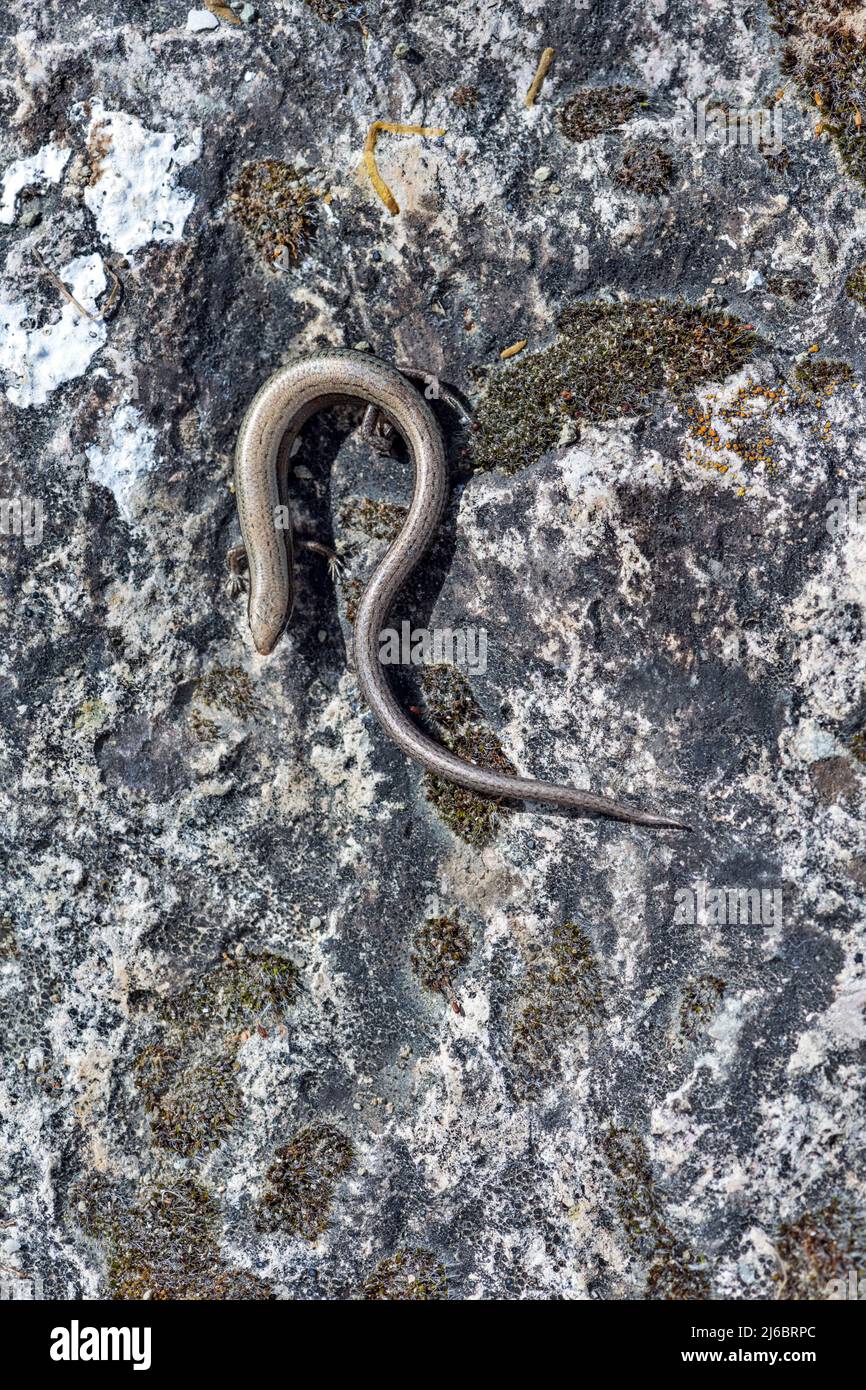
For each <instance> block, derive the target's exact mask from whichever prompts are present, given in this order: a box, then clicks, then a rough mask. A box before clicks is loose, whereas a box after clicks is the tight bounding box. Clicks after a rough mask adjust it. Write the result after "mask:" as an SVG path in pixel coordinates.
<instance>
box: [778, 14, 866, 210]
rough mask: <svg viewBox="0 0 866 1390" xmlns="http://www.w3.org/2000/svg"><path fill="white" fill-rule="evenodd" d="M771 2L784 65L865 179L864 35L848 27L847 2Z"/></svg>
mask: <svg viewBox="0 0 866 1390" xmlns="http://www.w3.org/2000/svg"><path fill="white" fill-rule="evenodd" d="M769 3H770V13H771V15H772V17H773V21H774V26H773V27H774V28H775V29H776V32H777V33H778V34H779V35H780V36H781V38H782V40H783V48H782V56H781V60H780V68H781V71H782V72H783V73H784V75H785V76H786V77H790V78H792V79H793V81H794V82H795V83H796V85H797V87H798V88H799V90H800V94H801V96H802V98H803V100H804V101H805V102H807V103H808V105H809V108H810V110H811V112H812V113H813V115H814V119H815V123H816V126H820V127H821V132H822V133H826V134H827V135H829V136H830V138H831V139H832V140H833V142H834V144H835V145H836V148H837V149H838V151H839V154H840V156H841V159H842V163H843V165H844V167H845V169H846V170H847V172H848V173H849V174H850V175H851V177H852V178H853V179H856V180H857V182H858V183H866V125H864V124H863V122H864V120H866V64H864V62H863V40H862V37H861V36H860V34H859V33H858V31H857V29H856V27H855V26H853V25H851V26H850V27H849V24H848V22H847V19H846V7H844V6H841V5H837V4H836V0H833V3H832V4H831V5H826V4H818V3H815V0H769ZM848 14H849V15H850V16H853V15H854V14H855V10H854V9H853V8H852V9H851V10H850V11H848ZM858 113H859V115H860V121H861V124H860V125H859V126H858V125H857V116H858Z"/></svg>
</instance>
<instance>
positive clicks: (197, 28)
mask: <svg viewBox="0 0 866 1390" xmlns="http://www.w3.org/2000/svg"><path fill="white" fill-rule="evenodd" d="M186 27H187V29H188V30H189V32H190V33H191V34H202V33H204V31H205V30H206V29H218V28H219V27H220V22H219V20H218V19H217V17H216V15H215V14H211V12H210V10H190V12H189V14H188V15H187V17H186Z"/></svg>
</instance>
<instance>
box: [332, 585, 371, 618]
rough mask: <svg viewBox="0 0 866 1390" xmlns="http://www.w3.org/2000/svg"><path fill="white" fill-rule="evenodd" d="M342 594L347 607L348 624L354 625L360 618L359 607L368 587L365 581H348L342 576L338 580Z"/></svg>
mask: <svg viewBox="0 0 866 1390" xmlns="http://www.w3.org/2000/svg"><path fill="white" fill-rule="evenodd" d="M338 583H339V585H340V593H341V594H342V595H343V603H344V604H345V606H346V622H347V623H354V621H355V619H356V618H357V616H358V606H359V604H360V602H361V596H362V595H363V593H364V589H365V587H366V585H365V583H364V581H363V579H346V578H345V577H344V576H343V575H342V574H341V575H340V577H339V579H338Z"/></svg>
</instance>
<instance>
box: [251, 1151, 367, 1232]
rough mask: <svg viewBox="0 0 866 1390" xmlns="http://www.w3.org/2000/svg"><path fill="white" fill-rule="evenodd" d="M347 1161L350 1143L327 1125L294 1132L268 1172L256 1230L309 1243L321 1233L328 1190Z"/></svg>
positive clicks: (329, 1196) (330, 1195) (326, 1214)
mask: <svg viewBox="0 0 866 1390" xmlns="http://www.w3.org/2000/svg"><path fill="white" fill-rule="evenodd" d="M353 1156H354V1155H353V1149H352V1144H351V1141H350V1140H349V1139H348V1138H347V1137H346V1135H345V1134H342V1133H341V1132H340V1130H338V1129H336V1128H335V1127H334V1126H333V1125H323V1124H316V1125H307V1126H306V1127H305V1128H304V1129H302V1130H299V1132H298V1133H297V1134H296V1135H295V1137H294V1138H293V1139H292V1141H291V1143H289V1144H285V1145H284V1146H283V1147H282V1148H280V1149H277V1151H276V1154H275V1156H274V1162H273V1163H272V1164H271V1166H270V1168H269V1169H268V1173H267V1183H268V1186H267V1188H266V1190H265V1193H264V1196H263V1197H262V1203H261V1211H260V1225H261V1227H262V1228H263V1229H265V1230H276V1231H285V1232H287V1233H288V1234H289V1235H298V1236H302V1237H303V1239H304V1240H309V1241H313V1240H315V1239H316V1238H317V1236H319V1235H321V1233H322V1232H323V1231H324V1230H326V1229H327V1226H328V1218H329V1215H330V1210H331V1202H332V1201H333V1196H334V1189H335V1187H336V1184H337V1182H338V1180H339V1179H340V1178H341V1177H342V1176H343V1174H344V1173H346V1172H348V1170H349V1168H350V1167H351V1164H352V1159H353Z"/></svg>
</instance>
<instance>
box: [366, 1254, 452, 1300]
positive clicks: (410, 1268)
mask: <svg viewBox="0 0 866 1390" xmlns="http://www.w3.org/2000/svg"><path fill="white" fill-rule="evenodd" d="M362 1297H363V1298H364V1299H365V1300H367V1301H369V1302H372V1301H386V1300H387V1301H392V1300H398V1299H400V1300H408V1299H412V1300H418V1301H420V1300H428V1301H433V1300H442V1299H447V1297H448V1281H447V1279H446V1277H445V1266H444V1265H443V1264H441V1263H440V1261H439V1260H437V1259H436V1256H435V1255H433V1254H432V1253H431V1252H430V1251H429V1250H398V1251H397V1253H396V1254H395V1255H389V1256H388V1257H387V1259H384V1260H380V1261H379V1263H378V1264H377V1265H376V1268H375V1269H374V1270H373V1272H372V1274H370V1275H368V1277H367V1278H366V1279H365V1281H364V1289H363V1294H362Z"/></svg>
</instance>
